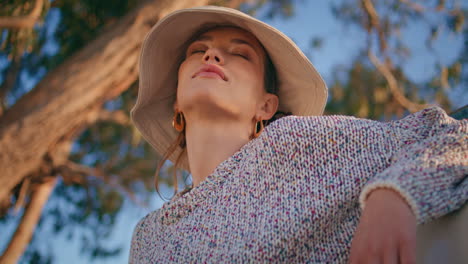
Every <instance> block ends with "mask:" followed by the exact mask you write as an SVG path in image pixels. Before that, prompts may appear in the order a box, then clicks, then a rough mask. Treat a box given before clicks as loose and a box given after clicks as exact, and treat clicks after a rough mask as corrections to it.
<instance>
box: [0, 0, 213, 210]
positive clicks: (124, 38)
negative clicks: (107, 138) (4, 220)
mask: <svg viewBox="0 0 468 264" xmlns="http://www.w3.org/2000/svg"><path fill="white" fill-rule="evenodd" d="M207 3H208V0H159V1H155V0H153V1H147V2H145V3H144V4H142V5H141V6H140V7H139V8H137V9H136V10H134V11H132V12H130V13H129V14H127V15H126V16H125V17H123V18H122V19H121V20H119V22H117V23H116V24H115V25H113V27H112V28H108V29H107V30H106V31H105V32H103V33H102V34H101V35H100V36H99V37H98V38H97V39H95V40H94V41H92V42H91V43H89V44H88V45H87V46H86V47H84V48H83V49H82V50H81V51H79V52H78V53H77V54H75V55H73V56H71V57H70V58H69V59H68V60H67V61H65V62H64V63H63V64H62V65H60V66H59V67H57V68H56V69H55V70H53V71H51V72H49V73H48V74H47V75H46V77H44V79H43V80H42V81H41V82H40V83H39V84H38V85H37V86H36V87H35V88H34V89H33V90H32V91H31V92H29V93H28V94H26V95H25V96H23V97H22V98H21V99H20V100H18V102H17V103H16V104H15V105H14V106H12V107H11V108H10V109H8V110H7V111H6V112H5V113H4V115H3V116H2V117H1V118H0V186H1V187H0V201H2V200H5V199H9V195H10V194H11V190H12V189H13V187H14V186H16V185H17V184H18V183H20V181H21V180H22V179H23V178H24V177H26V176H27V175H28V174H31V173H33V172H34V171H35V170H37V169H38V168H39V167H40V165H41V163H42V162H43V161H44V160H45V159H46V157H47V154H48V153H50V152H51V151H54V148H55V146H56V145H57V144H60V141H61V140H63V139H64V138H67V137H69V135H70V133H72V132H73V131H76V130H77V128H80V127H83V126H84V125H86V124H87V123H89V120H94V119H96V118H97V115H98V113H99V111H101V108H102V105H103V103H104V102H105V101H107V100H109V99H111V98H113V97H115V96H117V95H119V94H120V93H122V92H123V91H124V90H126V89H127V88H128V87H129V86H130V85H131V84H132V83H133V82H135V81H136V79H137V77H138V69H137V66H138V65H137V62H138V55H139V51H140V46H141V44H142V42H143V38H144V36H145V34H146V33H147V32H148V30H149V29H150V28H151V26H153V25H154V23H155V22H156V21H158V19H159V18H161V17H163V16H165V15H166V14H168V13H169V12H172V11H174V10H177V9H181V8H187V7H192V6H197V5H204V4H207ZM174 34H177V33H176V32H175V33H174Z"/></svg>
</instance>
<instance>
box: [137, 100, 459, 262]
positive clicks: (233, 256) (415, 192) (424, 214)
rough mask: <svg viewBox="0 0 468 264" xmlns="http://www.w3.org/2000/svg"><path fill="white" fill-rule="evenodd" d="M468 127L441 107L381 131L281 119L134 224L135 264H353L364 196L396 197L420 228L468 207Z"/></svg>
mask: <svg viewBox="0 0 468 264" xmlns="http://www.w3.org/2000/svg"><path fill="white" fill-rule="evenodd" d="M467 132H468V121H467V120H463V121H457V120H454V119H451V118H450V117H448V116H447V115H446V114H445V112H444V111H443V110H441V109H440V108H438V107H433V108H429V109H426V110H423V111H420V112H418V113H415V114H412V115H409V116H408V117H406V118H404V119H402V120H399V121H394V122H389V123H384V122H377V121H371V120H366V119H358V118H353V117H346V116H319V117H297V116H288V117H284V118H281V119H279V120H277V121H275V122H273V123H272V124H271V125H269V126H268V127H266V128H265V130H264V132H263V133H262V134H261V136H260V137H259V138H257V139H254V140H252V141H250V142H248V143H247V144H246V145H245V146H243V147H242V148H241V149H240V150H239V151H238V152H236V153H235V154H234V155H233V156H231V157H230V158H228V159H227V160H226V161H224V162H223V163H221V164H220V165H219V166H218V167H217V168H216V169H215V171H214V172H213V173H212V174H211V175H209V176H208V177H207V178H206V179H205V180H204V181H202V182H201V183H200V184H199V185H198V186H196V187H195V188H193V189H192V190H190V191H189V192H186V193H182V192H181V193H178V194H177V195H175V196H174V197H173V199H171V201H169V202H166V203H165V204H164V205H163V206H162V208H160V209H158V210H156V211H154V212H152V213H150V214H149V215H147V216H146V217H144V218H143V219H142V220H141V221H140V222H139V223H138V224H137V226H136V228H135V231H134V235H133V239H132V246H131V252H130V260H129V261H130V263H135V264H136V263H346V262H347V260H348V256H349V253H350V252H349V251H350V247H351V241H352V238H353V235H354V231H355V229H356V227H357V225H358V223H359V217H360V215H361V212H362V208H363V207H364V206H365V198H366V197H367V195H368V194H369V193H370V192H371V191H372V190H375V189H376V188H392V189H394V190H395V191H397V192H399V193H400V194H401V195H402V196H403V197H404V198H405V199H406V201H408V203H409V205H410V206H411V208H412V209H413V211H414V213H415V214H416V216H417V219H418V223H424V222H427V221H429V220H431V219H433V218H436V217H439V216H442V215H444V214H447V213H449V212H451V211H453V210H456V209H458V208H459V207H461V205H463V204H464V203H465V202H466V201H467V199H468V180H467V179H466V178H467V176H466V175H467V174H468V139H467Z"/></svg>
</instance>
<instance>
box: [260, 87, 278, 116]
mask: <svg viewBox="0 0 468 264" xmlns="http://www.w3.org/2000/svg"><path fill="white" fill-rule="evenodd" d="M263 98H264V100H263V104H262V105H261V106H260V109H259V112H258V113H257V116H258V117H260V118H261V119H262V120H269V119H271V118H272V117H273V116H274V115H275V113H276V111H277V110H278V105H279V99H278V96H276V95H274V94H271V93H265V95H264V97H263Z"/></svg>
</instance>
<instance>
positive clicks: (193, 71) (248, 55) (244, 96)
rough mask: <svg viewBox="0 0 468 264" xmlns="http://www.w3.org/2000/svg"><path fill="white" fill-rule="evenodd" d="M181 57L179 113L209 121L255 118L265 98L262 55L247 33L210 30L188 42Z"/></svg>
mask: <svg viewBox="0 0 468 264" xmlns="http://www.w3.org/2000/svg"><path fill="white" fill-rule="evenodd" d="M185 55H186V58H185V60H184V61H183V62H182V64H181V65H180V68H179V73H178V87H177V103H176V108H178V110H179V111H182V112H184V114H185V115H186V116H187V115H190V114H191V113H194V115H195V113H196V114H200V115H204V118H212V119H218V118H226V117H230V118H233V119H239V120H241V119H244V120H248V119H250V120H252V119H253V118H258V117H257V116H258V111H259V109H260V108H261V107H262V104H264V100H265V97H266V96H265V95H266V94H267V93H266V91H265V89H264V64H265V52H264V50H263V48H262V47H261V45H260V43H259V42H258V40H257V39H256V38H255V37H254V36H253V35H252V34H251V33H249V32H247V31H244V30H242V29H238V28H232V27H222V28H216V29H212V30H209V31H207V32H205V33H203V34H201V35H200V36H199V37H198V38H197V39H196V40H195V41H194V42H192V43H191V44H190V45H189V46H188V48H187V50H186V54H185ZM270 96H271V94H270ZM189 118H190V117H189ZM265 119H266V118H265Z"/></svg>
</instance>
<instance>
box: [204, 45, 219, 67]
mask: <svg viewBox="0 0 468 264" xmlns="http://www.w3.org/2000/svg"><path fill="white" fill-rule="evenodd" d="M202 60H203V61H204V62H210V63H214V64H220V65H223V64H224V58H223V56H222V54H221V52H220V51H219V50H218V49H216V48H210V49H207V50H206V51H205V54H204V55H203V58H202Z"/></svg>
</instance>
